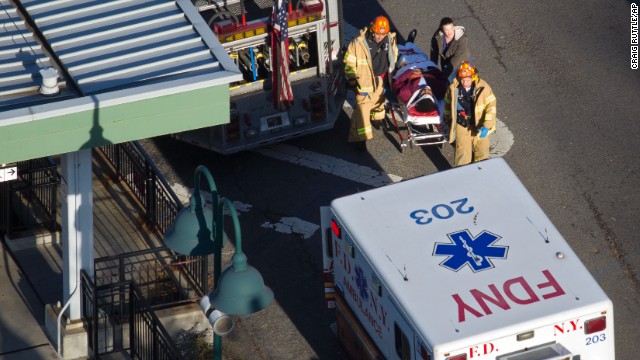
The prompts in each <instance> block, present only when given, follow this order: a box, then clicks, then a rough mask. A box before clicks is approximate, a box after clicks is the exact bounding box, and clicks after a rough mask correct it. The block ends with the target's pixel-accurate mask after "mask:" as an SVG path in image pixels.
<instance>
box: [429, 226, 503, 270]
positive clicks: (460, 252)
mask: <svg viewBox="0 0 640 360" xmlns="http://www.w3.org/2000/svg"><path fill="white" fill-rule="evenodd" d="M447 236H448V237H449V239H450V240H451V243H436V244H435V246H434V247H433V255H434V256H447V258H446V259H445V260H444V261H442V262H441V263H440V266H442V267H445V268H447V269H450V270H453V271H459V270H460V269H462V267H464V266H465V265H469V267H470V268H471V270H473V272H474V273H476V272H479V271H483V270H487V269H493V268H494V265H493V262H492V261H491V259H490V258H494V259H506V258H507V252H508V251H509V247H508V246H493V245H492V244H493V243H495V242H496V241H498V240H500V239H501V236H498V235H496V234H493V233H491V232H489V231H486V230H484V231H482V232H481V233H480V234H478V236H476V237H475V238H474V237H473V235H471V233H470V232H469V230H462V231H456V232H453V233H451V234H447Z"/></svg>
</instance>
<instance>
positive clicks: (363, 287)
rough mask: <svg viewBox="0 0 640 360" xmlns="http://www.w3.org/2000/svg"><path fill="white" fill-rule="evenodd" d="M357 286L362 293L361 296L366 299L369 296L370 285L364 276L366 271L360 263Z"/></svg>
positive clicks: (357, 269)
mask: <svg viewBox="0 0 640 360" xmlns="http://www.w3.org/2000/svg"><path fill="white" fill-rule="evenodd" d="M355 272H356V276H355V280H356V286H357V287H358V292H359V293H360V297H361V298H363V299H364V300H367V299H368V298H369V285H368V284H367V278H366V277H365V276H364V271H362V268H361V267H360V266H359V265H356V271H355Z"/></svg>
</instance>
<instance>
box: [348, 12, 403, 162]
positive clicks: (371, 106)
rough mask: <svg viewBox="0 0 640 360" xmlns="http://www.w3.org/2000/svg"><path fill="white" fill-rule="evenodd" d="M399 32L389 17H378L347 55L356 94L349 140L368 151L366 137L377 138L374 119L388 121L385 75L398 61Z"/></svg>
mask: <svg viewBox="0 0 640 360" xmlns="http://www.w3.org/2000/svg"><path fill="white" fill-rule="evenodd" d="M397 55H398V47H397V45H396V34H395V33H393V32H390V31H389V20H388V19H387V18H386V17H384V16H378V17H376V18H375V19H374V20H373V23H372V24H371V26H370V27H368V28H365V29H362V30H361V31H360V35H359V36H358V37H357V38H355V39H354V40H353V41H352V42H351V43H350V44H349V47H348V48H347V52H346V54H345V56H344V63H345V75H346V77H347V80H348V81H349V86H351V87H352V88H353V89H354V91H355V93H356V106H355V109H354V111H353V114H352V115H351V126H350V129H349V142H356V143H358V148H359V149H361V150H366V143H365V141H366V140H369V139H371V138H373V133H372V131H371V120H378V121H380V120H384V117H385V110H384V105H385V95H384V94H385V88H384V77H385V76H386V75H387V74H388V73H390V72H391V71H392V70H393V69H394V67H395V62H396V57H397Z"/></svg>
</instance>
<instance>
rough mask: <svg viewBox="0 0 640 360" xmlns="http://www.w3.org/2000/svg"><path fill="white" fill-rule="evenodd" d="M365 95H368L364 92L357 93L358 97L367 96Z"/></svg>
mask: <svg viewBox="0 0 640 360" xmlns="http://www.w3.org/2000/svg"><path fill="white" fill-rule="evenodd" d="M367 95H369V93H368V92H365V91H361V92H359V93H358V96H367Z"/></svg>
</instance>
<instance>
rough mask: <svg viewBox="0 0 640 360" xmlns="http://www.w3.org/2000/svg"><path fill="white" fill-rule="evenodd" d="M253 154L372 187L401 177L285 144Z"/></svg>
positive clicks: (399, 179)
mask: <svg viewBox="0 0 640 360" xmlns="http://www.w3.org/2000/svg"><path fill="white" fill-rule="evenodd" d="M254 152H257V153H259V154H262V155H264V156H268V157H272V158H275V159H278V160H282V161H287V162H290V163H293V164H297V165H301V166H305V167H308V168H311V169H316V170H320V171H324V172H326V173H328V174H332V175H335V176H339V177H342V178H345V179H348V180H352V181H356V182H359V183H362V184H367V185H370V186H373V187H380V186H384V185H389V184H393V183H397V182H399V181H401V180H402V177H400V176H398V175H393V174H386V173H384V172H382V171H378V170H374V169H371V168H369V167H366V166H362V165H358V164H354V163H350V162H348V161H345V160H342V159H338V158H335V157H333V156H329V155H324V154H319V153H316V152H313V151H309V150H305V149H302V148H299V147H296V146H291V145H286V144H276V145H272V146H266V147H261V148H258V149H256V150H254Z"/></svg>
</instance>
